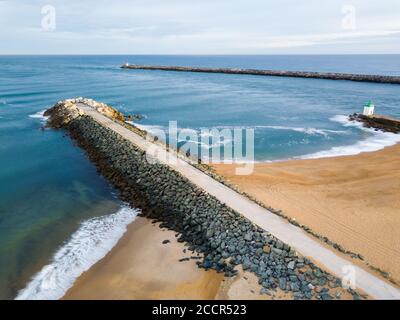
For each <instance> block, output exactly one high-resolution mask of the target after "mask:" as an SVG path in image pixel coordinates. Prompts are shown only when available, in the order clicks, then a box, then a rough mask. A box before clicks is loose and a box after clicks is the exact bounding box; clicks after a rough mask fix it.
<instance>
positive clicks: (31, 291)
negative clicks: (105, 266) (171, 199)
mask: <svg viewBox="0 0 400 320" xmlns="http://www.w3.org/2000/svg"><path fill="white" fill-rule="evenodd" d="M138 213H139V210H137V209H132V208H129V207H127V206H122V207H121V208H120V209H119V210H118V211H117V212H115V213H113V214H110V215H106V216H102V217H98V218H92V219H89V220H87V221H85V222H83V223H82V224H81V225H80V227H79V229H78V230H77V231H76V232H75V233H74V234H73V235H72V236H71V238H70V239H69V240H68V241H67V242H66V243H65V244H64V245H63V246H62V247H61V248H60V249H59V250H58V251H57V252H56V253H55V255H54V256H53V258H52V261H51V262H50V263H49V264H48V265H46V266H44V267H43V268H42V270H41V271H40V272H39V273H37V274H36V275H35V276H34V277H33V278H32V280H31V281H30V282H29V283H28V284H27V286H26V287H25V289H23V290H21V291H20V292H19V293H18V295H17V297H16V299H17V300H39V299H40V300H42V299H43V300H55V299H60V298H61V297H63V296H64V294H65V293H66V292H67V290H68V289H69V288H70V287H71V286H72V285H73V283H74V282H75V280H76V279H77V278H78V277H79V276H80V275H81V274H82V273H83V272H85V271H86V270H88V269H89V268H90V267H91V266H92V265H93V264H95V263H96V262H97V261H99V260H100V259H102V258H103V257H104V256H105V255H106V254H107V253H108V252H109V251H110V250H111V249H112V248H113V247H114V246H115V245H116V243H117V242H118V240H119V239H120V238H121V237H122V235H123V234H124V233H125V231H126V229H127V225H128V224H129V223H131V222H132V221H133V220H135V218H136V216H137V214H138Z"/></svg>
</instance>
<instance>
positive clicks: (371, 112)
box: [363, 101, 375, 117]
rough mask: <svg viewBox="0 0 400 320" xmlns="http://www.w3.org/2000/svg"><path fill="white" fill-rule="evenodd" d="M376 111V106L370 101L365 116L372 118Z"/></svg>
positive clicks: (366, 105) (365, 108)
mask: <svg viewBox="0 0 400 320" xmlns="http://www.w3.org/2000/svg"><path fill="white" fill-rule="evenodd" d="M374 111H375V105H374V104H373V103H372V101H368V102H367V103H366V104H365V105H364V112H363V115H364V116H368V117H370V116H372V115H374Z"/></svg>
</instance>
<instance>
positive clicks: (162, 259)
mask: <svg viewBox="0 0 400 320" xmlns="http://www.w3.org/2000/svg"><path fill="white" fill-rule="evenodd" d="M165 240H169V241H170V242H168V243H163V241H165ZM193 256H196V255H194V254H192V253H191V252H190V251H187V250H186V247H185V245H184V244H183V243H179V242H178V241H177V240H176V237H175V232H173V231H170V230H166V229H160V228H159V223H152V222H151V221H150V220H148V219H146V218H142V217H139V218H137V219H136V220H135V221H134V222H133V223H132V224H131V225H130V226H129V228H128V230H127V232H126V234H125V235H124V236H123V237H122V238H121V240H120V241H119V242H118V244H117V245H116V246H115V247H114V248H113V249H112V250H111V251H110V253H109V254H108V255H107V256H106V257H105V258H104V259H102V260H100V261H99V262H98V263H96V264H95V265H94V266H93V267H91V268H90V269H89V270H88V271H87V272H85V273H84V274H82V275H81V276H80V277H79V278H78V280H77V281H76V282H75V284H74V286H73V287H72V288H71V289H70V290H69V291H68V292H67V293H66V295H65V296H64V297H63V299H66V300H91V299H100V300H104V299H107V300H116V299H124V300H125V299H144V300H150V299H218V300H226V299H263V300H270V299H285V298H286V299H290V298H291V294H289V293H285V292H283V291H281V290H277V291H276V292H272V291H271V292H270V294H268V295H267V294H260V290H261V288H262V287H261V286H260V285H259V284H258V278H257V277H256V276H255V275H254V274H252V273H250V272H247V271H243V270H242V269H241V268H239V270H238V271H239V272H238V275H237V276H235V277H233V278H224V276H223V274H218V273H217V272H215V271H214V270H208V271H205V270H204V269H199V268H198V267H197V265H196V261H197V260H196V259H190V260H189V261H179V260H180V259H182V258H185V257H193ZM342 294H343V295H345V294H346V293H345V291H342Z"/></svg>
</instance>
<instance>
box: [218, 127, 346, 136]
mask: <svg viewBox="0 0 400 320" xmlns="http://www.w3.org/2000/svg"><path fill="white" fill-rule="evenodd" d="M218 128H219V129H231V130H233V129H275V130H287V131H296V132H302V133H305V134H309V135H323V136H328V135H329V133H332V134H347V132H346V131H344V130H329V129H318V128H312V127H311V128H302V127H287V126H267V125H255V126H237V127H235V126H218Z"/></svg>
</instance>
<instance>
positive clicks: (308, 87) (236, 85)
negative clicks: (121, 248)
mask: <svg viewBox="0 0 400 320" xmlns="http://www.w3.org/2000/svg"><path fill="white" fill-rule="evenodd" d="M125 62H129V63H136V64H149V65H156V64H157V65H181V66H196V67H232V68H258V69H283V70H299V71H329V72H347V73H365V74H384V75H400V56H399V55H365V56H352V55H350V56H345V55H344V56H329V55H321V56H0V181H1V183H0V299H13V298H15V297H17V296H18V298H48V299H57V298H59V297H61V296H62V295H63V294H64V293H65V291H66V290H67V289H68V288H69V287H70V286H71V285H72V283H73V281H74V280H75V279H76V278H77V277H78V276H79V274H81V273H82V272H84V271H85V270H87V269H88V268H89V267H90V266H91V265H92V264H93V263H95V262H96V261H98V260H99V259H101V258H102V257H103V256H104V255H105V254H106V253H107V252H108V251H109V250H110V249H111V248H112V246H113V245H114V244H115V243H116V242H117V241H118V239H119V238H120V237H121V235H122V234H123V232H124V231H125V228H126V226H127V224H129V223H130V222H132V221H133V220H134V219H135V217H136V215H137V213H138V210H137V209H135V208H129V207H127V206H126V205H125V204H124V203H121V201H120V200H119V199H118V198H117V196H116V192H115V190H114V189H113V187H112V186H110V185H109V184H108V183H107V181H105V180H104V179H103V178H102V177H101V176H99V175H98V173H97V172H96V169H95V168H94V166H93V165H92V164H91V163H90V161H89V160H88V159H87V158H86V156H85V154H84V152H83V151H82V150H80V149H79V148H77V147H76V146H75V145H74V143H73V142H72V141H71V140H70V139H69V138H68V137H65V135H64V133H63V132H62V131H56V130H50V129H46V130H41V129H40V128H41V127H42V126H43V123H44V121H45V119H43V117H42V116H41V112H42V111H43V110H44V109H46V108H49V107H50V106H52V105H53V104H54V103H55V102H57V101H59V100H62V99H66V98H71V97H78V96H83V97H90V98H93V99H95V100H98V101H101V102H105V103H107V104H110V105H112V106H114V107H116V108H118V109H120V110H121V111H123V112H124V113H139V114H142V115H143V116H144V119H143V120H141V121H140V126H142V127H143V128H145V129H148V130H150V131H151V130H152V129H154V128H166V127H167V125H168V121H171V120H173V121H177V123H178V126H179V127H180V128H191V129H195V130H200V129H201V128H212V127H217V128H236V127H241V128H253V129H254V130H255V148H254V150H255V160H256V161H261V162H262V161H279V160H285V159H293V158H319V157H329V156H335V155H350V154H357V153H360V152H364V151H374V150H378V149H381V148H383V147H384V146H389V145H392V144H394V143H396V142H398V141H400V136H398V135H394V134H389V133H381V132H375V131H374V130H368V129H365V128H362V127H361V126H359V125H355V124H352V123H349V122H348V121H347V119H346V115H348V114H350V113H354V112H360V111H361V110H362V105H363V103H364V102H365V101H367V100H370V99H371V100H373V102H374V103H375V104H376V108H377V110H376V111H377V112H378V113H381V114H385V115H390V116H394V117H400V98H399V96H400V86H398V85H390V84H374V83H358V82H349V81H332V80H319V79H300V78H277V77H260V76H251V75H226V74H202V73H179V72H163V71H145V70H142V71H140V70H135V71H134V70H125V69H120V68H119V67H120V65H121V64H123V63H125Z"/></svg>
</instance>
